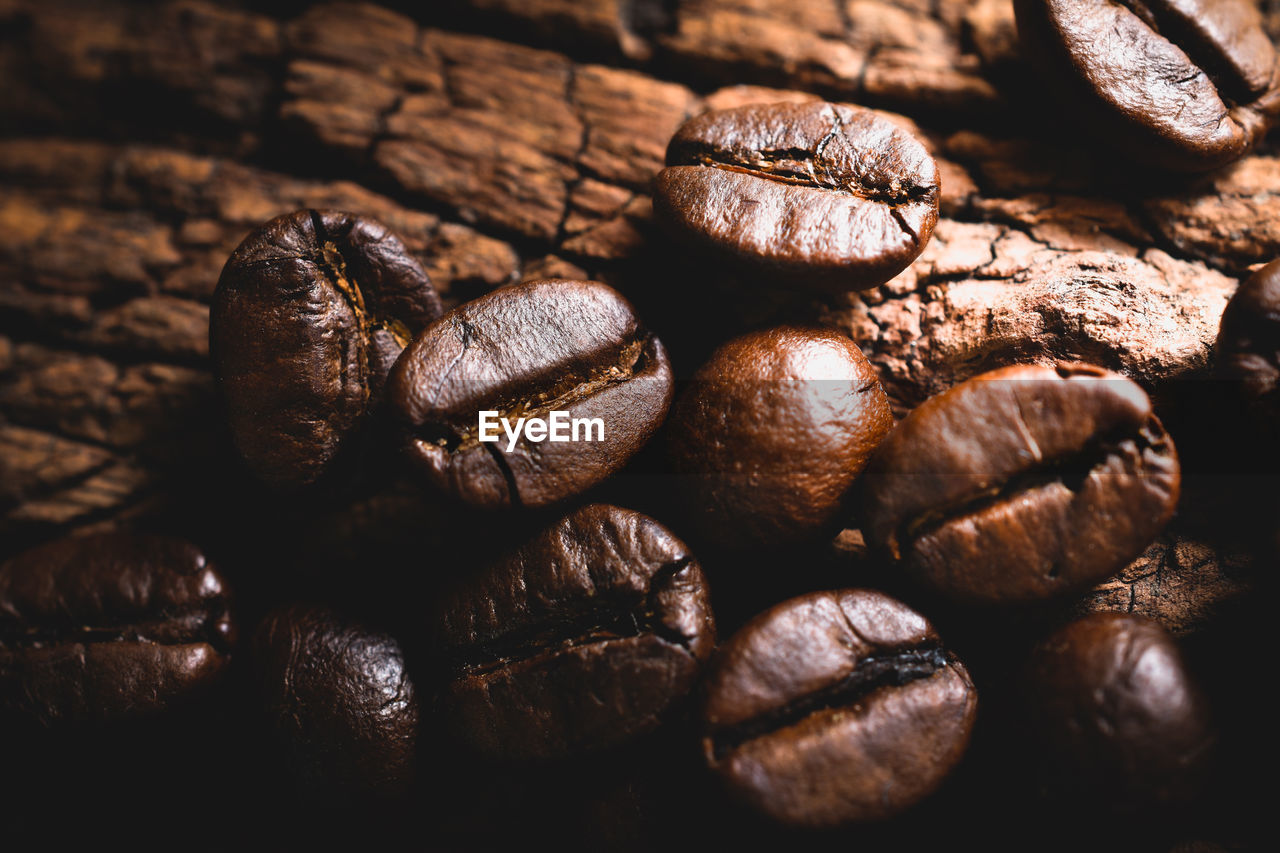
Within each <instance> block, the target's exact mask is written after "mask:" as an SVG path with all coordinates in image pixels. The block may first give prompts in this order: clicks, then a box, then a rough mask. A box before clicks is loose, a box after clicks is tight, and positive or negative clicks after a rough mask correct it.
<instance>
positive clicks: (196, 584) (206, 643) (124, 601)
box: [0, 534, 235, 726]
mask: <svg viewBox="0 0 1280 853" xmlns="http://www.w3.org/2000/svg"><path fill="white" fill-rule="evenodd" d="M234 633H235V632H234V626H233V623H232V620H231V616H230V613H229V611H228V596H227V590H226V586H225V584H224V582H223V579H222V577H221V575H219V573H218V572H217V571H216V570H215V569H214V568H213V567H212V566H211V565H209V564H208V562H207V561H206V560H205V557H204V555H203V554H201V553H200V551H199V549H197V548H196V547H195V546H194V545H191V544H189V543H187V542H183V541H181V540H178V539H169V538H163V537H155V536H131V535H126V534H106V535H97V536H85V537H81V538H75V539H64V540H61V541H58V542H53V543H50V544H48V545H43V546H41V547H38V548H35V549H33V550H30V551H27V552H26V553H24V554H21V555H19V556H17V557H14V558H13V559H12V560H10V561H8V562H7V563H5V564H4V565H3V566H0V712H3V714H0V716H4V715H10V714H11V715H14V716H16V717H20V718H25V719H28V720H34V721H36V722H38V723H40V724H42V725H46V726H50V725H59V724H82V723H89V722H97V721H109V720H123V719H132V718H138V717H142V716H146V715H152V714H156V713H159V712H163V711H165V710H167V709H170V708H172V707H175V706H177V705H179V704H182V703H185V702H187V701H189V700H190V699H191V698H192V697H193V696H197V695H199V694H200V693H202V692H204V691H206V690H207V689H208V688H210V687H211V686H212V685H214V684H216V683H217V681H218V680H219V679H220V678H221V677H222V676H223V674H224V672H225V670H226V668H227V665H228V663H229V661H230V656H229V653H230V649H231V645H232V643H233V641H234Z"/></svg>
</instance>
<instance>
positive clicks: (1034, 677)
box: [1027, 613, 1216, 807]
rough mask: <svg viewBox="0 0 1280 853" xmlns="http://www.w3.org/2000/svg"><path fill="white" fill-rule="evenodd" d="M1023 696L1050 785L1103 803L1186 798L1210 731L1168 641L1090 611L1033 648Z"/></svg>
mask: <svg viewBox="0 0 1280 853" xmlns="http://www.w3.org/2000/svg"><path fill="white" fill-rule="evenodd" d="M1027 691H1028V698H1029V701H1030V703H1031V707H1032V712H1033V716H1034V719H1035V722H1036V724H1037V726H1038V731H1039V734H1040V736H1041V737H1042V738H1043V741H1042V742H1041V743H1038V744H1037V746H1038V747H1040V748H1042V749H1043V751H1044V756H1045V759H1046V764H1047V769H1048V770H1049V772H1050V777H1049V778H1050V780H1051V785H1052V786H1054V787H1056V788H1058V789H1060V791H1061V792H1070V793H1072V794H1074V795H1076V796H1085V797H1087V798H1088V799H1090V800H1094V801H1096V802H1099V803H1105V804H1107V805H1108V806H1110V807H1135V806H1139V805H1143V804H1150V803H1152V802H1160V801H1177V800H1180V799H1186V798H1189V797H1192V796H1194V795H1195V794H1196V793H1197V790H1196V789H1197V787H1198V784H1199V782H1200V781H1201V779H1200V776H1201V774H1202V773H1203V772H1204V770H1205V769H1206V768H1207V766H1208V762H1209V761H1210V760H1211V757H1212V755H1213V751H1214V743H1215V741H1216V735H1215V734H1214V731H1213V728H1212V725H1211V723H1210V719H1209V711H1208V707H1207V705H1206V701H1205V698H1204V697H1203V696H1202V695H1201V693H1200V689H1199V688H1198V687H1197V686H1196V684H1195V683H1194V681H1193V680H1192V678H1191V676H1190V674H1189V673H1188V671H1187V669H1186V665H1185V664H1184V662H1183V659H1182V655H1181V653H1180V652H1179V650H1178V646H1177V644H1176V643H1175V642H1174V640H1173V638H1172V637H1170V636H1169V634H1168V633H1166V632H1165V630H1164V629H1163V628H1161V627H1160V626H1159V625H1157V624H1156V623H1154V622H1152V621H1150V620H1148V619H1144V618H1142V617H1140V616H1134V615H1132V614H1128V613H1094V614H1091V615H1089V616H1086V617H1084V618H1083V619H1079V620H1077V621H1075V622H1072V623H1071V624H1069V625H1067V626H1066V627H1065V628H1063V629H1061V630H1060V631H1058V632H1057V633H1055V634H1054V635H1053V636H1052V637H1050V638H1049V639H1048V640H1047V641H1046V642H1045V643H1044V644H1043V645H1042V646H1041V647H1040V648H1039V649H1037V650H1036V653H1035V657H1034V661H1033V665H1032V668H1031V674H1030V679H1029V681H1028V684H1027Z"/></svg>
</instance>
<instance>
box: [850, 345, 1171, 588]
mask: <svg viewBox="0 0 1280 853" xmlns="http://www.w3.org/2000/svg"><path fill="white" fill-rule="evenodd" d="M864 477H865V479H864V482H865V484H866V488H865V491H864V498H865V502H864V511H865V517H866V522H867V526H866V533H867V536H868V539H869V541H871V542H872V543H873V544H875V545H877V546H879V547H881V548H884V549H886V550H887V551H888V553H889V555H890V556H891V557H892V558H893V559H895V560H897V561H898V562H899V563H900V565H901V566H902V567H903V568H904V569H905V570H906V571H907V572H909V573H910V574H911V575H912V576H914V577H915V578H916V579H918V580H919V581H921V582H923V583H925V584H927V585H929V586H931V587H933V588H934V589H936V590H937V591H939V592H941V593H943V594H945V595H947V596H950V597H952V598H955V599H959V600H963V601H969V602H981V603H1009V602H1028V601H1036V600H1043V599H1048V598H1052V597H1055V596H1059V595H1063V594H1066V593H1070V592H1072V591H1074V590H1078V589H1081V588H1083V587H1087V586H1088V585H1090V584H1092V583H1095V582H1097V581H1099V580H1102V579H1103V578H1105V577H1107V576H1108V575H1111V574H1114V573H1115V572H1117V571H1119V570H1120V569H1121V568H1123V567H1124V566H1125V564H1127V563H1128V562H1129V561H1130V560H1131V559H1133V558H1134V557H1136V556H1137V555H1138V554H1140V553H1141V552H1142V550H1143V548H1145V547H1146V546H1147V545H1148V544H1150V542H1151V540H1152V539H1153V538H1154V537H1155V536H1156V534H1157V533H1159V532H1160V529H1161V528H1162V527H1163V526H1164V524H1165V522H1166V521H1168V520H1169V518H1170V516H1171V515H1172V514H1173V511H1174V507H1175V506H1176V505H1177V502H1178V493H1179V485H1180V469H1179V465H1178V457H1177V454H1176V452H1175V451H1174V448H1173V443H1172V441H1171V439H1170V438H1169V436H1168V434H1167V433H1166V432H1165V431H1164V428H1163V427H1162V426H1161V424H1160V422H1159V420H1157V419H1156V418H1155V416H1154V415H1153V413H1152V410H1151V401H1150V400H1149V399H1148V398H1147V395H1146V394H1145V393H1144V392H1143V391H1142V389H1141V388H1139V387H1138V386H1137V385H1136V384H1135V383H1133V382H1132V381H1130V380H1128V379H1125V378H1124V377H1122V376H1120V375H1118V374H1115V373H1111V372H1109V371H1106V370H1103V369H1101V368H1098V367H1092V366H1090V365H1085V364H1070V363H1059V364H1058V365H1057V366H1056V367H1041V366H1038V365H1018V366H1014V367H1007V368H1002V369H1000V370H993V371H991V372H989V373H984V374H982V375H980V376H977V377H975V378H973V379H970V380H969V381H968V382H965V383H963V384H961V385H958V386H956V387H955V388H952V389H951V390H949V391H946V392H944V393H942V394H939V395H938V396H936V397H933V398H931V399H929V400H927V401H925V403H924V404H923V405H921V406H920V407H919V408H917V409H916V410H915V411H913V412H912V413H911V414H910V415H908V416H907V418H906V419H905V420H903V422H902V423H901V424H899V425H898V427H897V429H895V430H894V431H893V432H892V433H890V435H889V437H888V438H886V439H885V440H884V442H883V443H881V445H880V448H879V449H878V451H877V452H876V455H875V457H874V458H873V459H872V461H871V464H870V465H869V466H868V468H867V472H866V474H865V475H864Z"/></svg>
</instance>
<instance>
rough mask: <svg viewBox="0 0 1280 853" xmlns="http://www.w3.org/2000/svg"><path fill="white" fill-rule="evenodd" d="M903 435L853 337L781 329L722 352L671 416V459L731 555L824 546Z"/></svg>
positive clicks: (688, 495)
mask: <svg viewBox="0 0 1280 853" xmlns="http://www.w3.org/2000/svg"><path fill="white" fill-rule="evenodd" d="M892 426H893V416H892V415H891V414H890V412H889V401H888V398H887V397H886V396H885V393H884V389H883V388H881V387H880V382H879V380H878V379H876V374H875V371H874V370H873V369H872V367H871V365H870V363H868V362H867V359H866V358H865V357H864V356H863V355H862V351H861V350H859V349H858V346H857V344H855V343H854V342H853V341H852V340H850V339H849V337H848V336H846V335H842V334H840V333H838V332H835V331H832V330H826V329H803V328H793V327H781V328H776V329H769V330H766V331H762V332H753V333H751V334H747V335H744V336H742V337H740V338H737V339H736V340H732V341H730V342H728V343H727V344H725V345H724V346H722V347H720V348H719V349H718V350H716V352H715V353H714V354H713V355H712V356H711V358H710V360H708V362H707V363H706V364H705V365H703V366H702V368H701V369H700V370H699V371H698V372H697V374H695V376H694V378H693V381H692V382H691V383H690V384H689V386H688V387H687V388H686V389H685V390H684V391H683V393H682V394H681V396H680V399H679V400H677V402H676V405H675V407H674V409H673V411H672V415H671V422H670V425H669V430H668V438H669V442H668V452H669V455H670V456H671V458H672V462H673V465H674V467H675V469H676V471H677V472H678V473H680V474H683V475H687V476H689V477H691V478H692V482H691V484H690V487H689V488H685V489H682V490H681V495H682V497H684V498H685V500H686V503H687V504H688V505H689V507H690V510H691V518H692V520H693V522H694V523H695V524H696V525H697V526H699V527H700V528H701V529H702V530H703V531H704V532H705V533H706V534H707V535H708V536H709V537H710V538H712V539H714V540H716V541H717V542H719V543H721V544H725V545H733V544H740V545H753V544H762V543H783V542H788V541H797V540H800V539H804V538H806V537H813V536H815V535H817V534H818V533H820V532H822V531H823V530H824V529H826V528H827V527H829V526H830V525H831V523H832V522H833V521H834V520H835V519H836V517H837V515H838V514H839V510H840V508H841V505H842V502H843V500H844V498H845V494H846V492H848V490H849V487H850V486H851V485H852V484H853V482H854V480H855V479H856V478H857V476H858V474H859V473H860V472H861V471H862V469H863V467H864V466H865V465H866V464H867V460H868V459H869V458H870V456H871V452H872V451H873V450H874V449H875V447H876V445H877V444H878V443H879V442H880V440H881V439H882V438H884V436H885V434H886V433H888V431H889V429H890V428H891V427H892Z"/></svg>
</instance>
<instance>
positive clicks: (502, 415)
mask: <svg viewBox="0 0 1280 853" xmlns="http://www.w3.org/2000/svg"><path fill="white" fill-rule="evenodd" d="M388 388H389V390H388V394H389V399H390V403H391V405H392V407H393V408H394V410H395V412H396V415H397V417H398V418H399V419H400V421H401V424H402V425H403V427H404V428H405V430H406V431H407V432H408V433H409V438H408V443H409V455H410V457H411V458H412V459H413V460H414V462H415V463H416V464H417V465H418V468H419V470H421V471H422V472H423V474H424V476H425V478H426V480H427V482H428V483H430V484H431V485H432V486H434V487H435V488H437V489H439V490H441V491H443V492H445V493H446V494H450V495H453V496H454V497H456V498H457V499H459V500H461V501H463V502H464V503H467V504H470V505H472V506H477V507H486V508H493V507H507V506H525V507H539V506H545V505H547V504H550V503H554V502H555V501H558V500H561V499H563V498H567V497H569V496H571V495H575V494H578V493H579V492H582V491H583V490H585V489H587V488H589V487H590V486H593V485H595V484H596V483H598V482H600V481H601V480H603V479H604V478H605V477H607V476H609V475H610V474H612V473H614V472H615V471H617V470H618V469H619V468H621V467H622V465H623V463H625V462H626V461H627V460H628V459H629V458H630V457H631V456H632V455H633V454H634V453H635V452H636V451H638V450H639V449H640V448H641V447H643V446H644V444H645V442H647V441H648V440H649V437H650V436H651V435H652V434H653V433H654V431H655V430H656V429H657V428H658V426H659V425H660V424H661V423H662V419H663V418H665V417H666V414H667V408H668V406H670V404H671V394H672V380H671V367H670V365H669V364H668V362H667V355H666V351H665V350H664V349H663V347H662V344H661V342H659V341H658V339H657V338H655V337H654V336H653V335H651V334H649V333H648V332H647V331H645V330H644V329H643V328H642V327H641V325H640V321H639V320H638V319H637V317H636V315H635V312H634V311H633V310H632V308H631V305H630V304H628V302H627V301H626V300H625V299H623V298H622V296H621V295H620V294H619V293H618V292H617V291H615V290H613V289H612V288H610V287H608V286H606V285H603V284H600V283H598V282H593V281H566V280H563V279H546V280H541V281H527V282H524V283H523V284H519V285H515V286H512V287H504V288H501V289H499V290H495V291H493V292H492V293H489V294H486V295H485V296H482V297H480V298H479V299H477V300H475V301H474V302H468V303H466V304H465V305H461V306H459V307H458V308H456V309H454V310H453V311H451V312H449V313H448V314H446V315H445V316H443V317H441V318H440V319H439V320H437V321H435V322H434V323H432V324H431V325H429V326H428V327H427V328H426V329H425V330H424V331H423V333H422V334H421V335H419V336H418V337H417V338H416V339H415V340H414V342H413V344H412V345H411V346H409V347H408V348H407V349H406V350H405V352H404V355H403V356H402V357H401V359H400V361H399V362H398V363H397V364H396V366H395V369H394V370H393V371H392V373H391V378H390V380H389V386H388ZM484 412H492V413H493V415H492V416H491V417H492V420H491V421H490V426H491V427H492V429H491V430H490V431H488V435H489V437H490V438H493V439H495V440H493V441H482V440H481V434H480V418H481V415H482V413H484ZM554 412H560V413H561V414H562V416H563V418H564V419H565V420H564V424H566V426H565V427H564V430H563V432H564V434H565V435H567V436H569V439H568V440H556V439H555V438H554V436H552V435H549V434H545V433H539V434H536V435H535V434H531V433H529V432H524V433H521V434H520V437H519V438H518V440H515V441H514V442H513V441H512V440H511V439H510V438H509V436H508V435H507V434H506V432H505V429H506V428H505V427H499V426H497V423H498V422H499V421H502V420H505V421H506V422H507V424H508V425H509V426H510V427H511V429H512V430H515V429H517V428H519V426H520V425H519V420H520V419H521V418H526V419H538V420H541V421H542V422H544V423H548V422H549V420H550V418H551V417H552V414H553V413H554ZM591 420H597V421H598V424H597V426H598V428H597V426H592V425H591V424H583V423H579V424H578V425H577V426H573V427H570V426H568V425H567V424H570V423H571V422H573V421H591ZM579 427H581V429H579ZM538 435H540V436H541V438H539V437H538Z"/></svg>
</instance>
